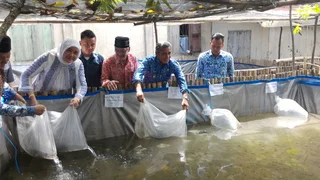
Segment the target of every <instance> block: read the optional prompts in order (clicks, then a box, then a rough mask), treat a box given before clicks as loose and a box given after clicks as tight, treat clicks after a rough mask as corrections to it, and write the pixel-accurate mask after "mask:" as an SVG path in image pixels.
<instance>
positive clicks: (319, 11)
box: [293, 4, 320, 34]
mask: <svg viewBox="0 0 320 180" xmlns="http://www.w3.org/2000/svg"><path fill="white" fill-rule="evenodd" d="M297 12H298V14H299V16H300V17H301V18H302V19H305V20H308V19H309V17H310V15H314V14H315V15H320V8H319V5H318V4H315V5H314V6H310V5H305V6H303V8H299V9H297ZM301 31H302V29H301V27H300V25H299V24H298V25H297V26H296V27H295V28H294V30H293V34H297V33H300V32H301Z"/></svg>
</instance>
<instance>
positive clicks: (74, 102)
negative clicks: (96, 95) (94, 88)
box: [69, 97, 80, 108]
mask: <svg viewBox="0 0 320 180" xmlns="http://www.w3.org/2000/svg"><path fill="white" fill-rule="evenodd" d="M79 104H80V98H78V97H74V98H73V99H71V100H70V104H69V105H70V106H74V108H78V107H79Z"/></svg>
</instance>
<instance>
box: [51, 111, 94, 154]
mask: <svg viewBox="0 0 320 180" xmlns="http://www.w3.org/2000/svg"><path fill="white" fill-rule="evenodd" d="M49 117H50V122H51V126H52V131H53V135H54V140H55V143H56V146H57V150H58V152H70V151H78V150H85V149H88V144H87V140H86V138H85V136H84V133H83V129H82V126H81V122H80V118H79V115H78V112H77V110H76V109H75V108H74V107H73V106H68V107H67V108H66V110H64V112H63V113H59V112H54V111H49Z"/></svg>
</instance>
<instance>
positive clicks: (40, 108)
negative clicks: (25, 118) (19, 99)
mask: <svg viewBox="0 0 320 180" xmlns="http://www.w3.org/2000/svg"><path fill="white" fill-rule="evenodd" d="M34 110H35V111H36V115H39V116H40V115H42V114H43V113H44V111H45V110H46V107H45V106H44V105H41V104H39V105H36V106H35V107H34Z"/></svg>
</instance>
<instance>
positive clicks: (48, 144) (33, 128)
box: [16, 111, 57, 159]
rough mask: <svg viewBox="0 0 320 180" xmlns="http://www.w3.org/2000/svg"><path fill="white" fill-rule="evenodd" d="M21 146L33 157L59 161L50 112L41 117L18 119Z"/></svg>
mask: <svg viewBox="0 0 320 180" xmlns="http://www.w3.org/2000/svg"><path fill="white" fill-rule="evenodd" d="M16 120H17V131H18V137H19V142H20V146H21V147H22V149H23V150H24V151H25V152H26V153H28V154H29V155H31V156H33V157H40V158H44V159H57V149H56V145H55V142H54V137H53V133H52V129H51V125H50V122H49V117H48V112H47V111H45V112H44V113H43V114H42V115H41V116H37V115H36V116H25V117H16Z"/></svg>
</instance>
